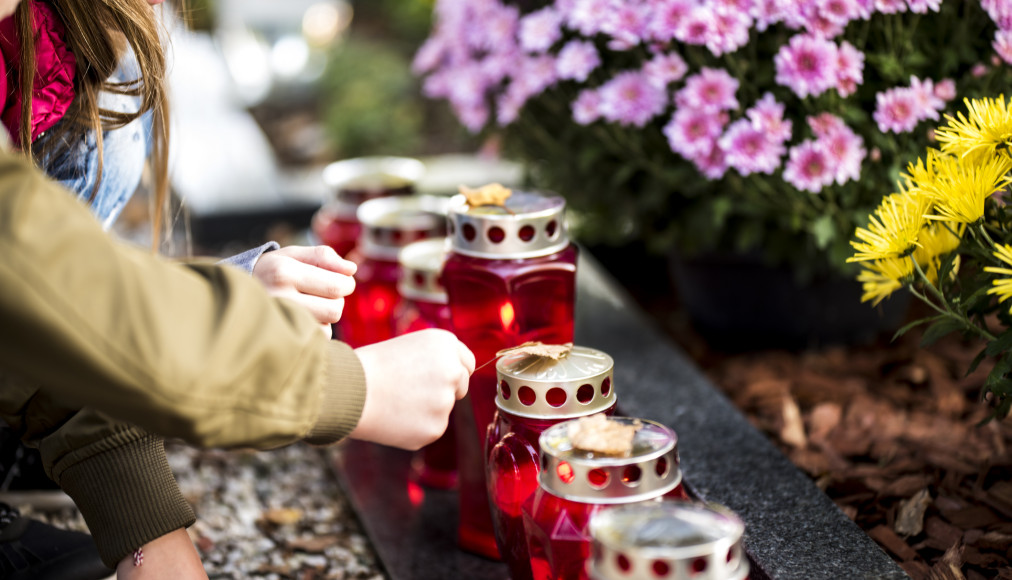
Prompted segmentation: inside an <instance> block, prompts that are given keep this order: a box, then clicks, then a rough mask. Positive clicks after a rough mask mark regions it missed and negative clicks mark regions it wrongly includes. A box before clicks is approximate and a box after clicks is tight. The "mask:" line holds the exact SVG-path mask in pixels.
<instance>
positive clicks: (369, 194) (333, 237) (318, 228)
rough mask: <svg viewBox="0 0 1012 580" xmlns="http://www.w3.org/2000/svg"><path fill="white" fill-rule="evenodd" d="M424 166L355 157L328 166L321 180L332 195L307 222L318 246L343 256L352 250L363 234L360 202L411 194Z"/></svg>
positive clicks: (398, 159) (406, 159)
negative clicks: (360, 219)
mask: <svg viewBox="0 0 1012 580" xmlns="http://www.w3.org/2000/svg"><path fill="white" fill-rule="evenodd" d="M424 173H425V165H423V164H422V162H421V161H419V160H417V159H411V158H409V157H357V158H355V159H345V160H343V161H336V162H334V163H331V164H330V165H328V166H327V167H325V168H324V170H323V181H324V183H325V184H326V185H327V187H328V188H330V189H331V190H332V191H333V192H334V199H333V200H332V201H330V202H328V203H325V204H324V205H323V207H321V208H320V209H319V210H318V211H317V212H316V213H315V214H313V219H312V221H311V222H310V229H311V230H312V232H313V234H314V235H315V236H316V237H317V239H319V240H320V243H322V244H325V245H328V246H330V247H331V248H334V250H335V251H336V252H337V253H338V254H339V255H340V256H342V257H347V256H348V254H349V253H350V252H351V251H352V250H353V249H354V248H355V245H356V244H357V243H358V239H359V237H360V236H361V233H362V224H361V222H359V220H358V216H357V213H356V212H357V211H358V207H359V206H360V205H362V203H364V202H366V201H368V200H371V199H377V198H380V197H390V196H398V195H411V194H412V193H414V191H415V183H416V182H417V181H418V180H419V179H420V178H421V177H422V175H423V174H424Z"/></svg>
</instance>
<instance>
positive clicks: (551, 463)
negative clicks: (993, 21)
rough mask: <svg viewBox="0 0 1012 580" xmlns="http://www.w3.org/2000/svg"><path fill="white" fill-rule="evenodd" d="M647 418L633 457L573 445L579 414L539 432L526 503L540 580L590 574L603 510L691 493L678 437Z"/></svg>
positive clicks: (530, 544)
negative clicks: (594, 532)
mask: <svg viewBox="0 0 1012 580" xmlns="http://www.w3.org/2000/svg"><path fill="white" fill-rule="evenodd" d="M612 420H614V421H619V422H622V423H624V424H633V422H634V421H639V422H640V423H642V427H641V428H640V429H639V430H638V431H637V432H636V435H635V437H634V439H633V450H632V452H631V453H630V455H629V457H610V456H600V455H596V456H595V454H594V453H592V452H586V451H581V450H578V449H574V448H573V444H572V442H571V441H570V439H569V429H570V427H571V426H572V425H573V423H574V422H573V421H567V422H565V423H560V424H558V425H555V426H554V427H550V428H549V429H547V430H546V431H545V432H544V433H542V434H541V437H540V439H539V441H538V442H539V444H540V446H541V473H540V476H539V483H540V486H539V487H538V490H537V492H535V494H534V495H533V496H532V497H531V498H529V499H528V500H527V501H526V502H525V503H524V506H523V510H522V511H523V518H524V530H525V533H526V536H527V548H528V550H529V552H530V557H531V572H532V575H533V577H534V578H535V580H546V579H552V580H563V579H564V580H585V579H587V578H589V577H588V575H587V560H588V558H589V557H590V549H591V543H592V542H591V537H590V529H589V525H590V520H591V517H592V516H593V515H594V514H595V513H597V512H599V511H601V510H602V509H604V508H606V507H609V506H614V505H620V504H635V503H643V502H660V501H662V500H663V499H665V498H668V499H674V500H687V499H688V495H686V493H685V490H684V488H683V487H682V472H681V469H680V467H679V461H678V436H677V435H675V432H674V431H673V430H671V429H670V428H669V427H666V426H664V425H661V424H660V423H656V422H654V421H648V420H646V419H633V418H630V417H614V418H612Z"/></svg>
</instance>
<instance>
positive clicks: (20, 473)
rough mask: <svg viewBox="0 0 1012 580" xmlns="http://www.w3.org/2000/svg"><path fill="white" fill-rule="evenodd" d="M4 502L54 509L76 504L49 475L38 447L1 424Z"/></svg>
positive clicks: (1, 497)
mask: <svg viewBox="0 0 1012 580" xmlns="http://www.w3.org/2000/svg"><path fill="white" fill-rule="evenodd" d="M0 502H3V503H6V504H9V505H16V506H24V505H30V506H32V507H33V508H35V509H39V510H43V511H53V510H58V509H64V508H71V507H74V500H73V499H71V498H70V496H69V495H67V494H66V493H64V492H63V490H61V489H60V486H58V485H56V483H55V482H53V480H51V479H49V476H47V475H46V471H45V469H44V468H43V467H42V456H41V455H40V454H39V450H38V449H33V448H31V447H28V446H27V445H25V444H24V443H22V442H21V439H20V438H19V437H18V436H17V434H16V433H15V432H14V430H13V429H11V428H10V427H8V426H6V425H4V424H0Z"/></svg>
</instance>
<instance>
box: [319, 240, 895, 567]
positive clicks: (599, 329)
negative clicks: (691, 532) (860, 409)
mask: <svg viewBox="0 0 1012 580" xmlns="http://www.w3.org/2000/svg"><path fill="white" fill-rule="evenodd" d="M577 285H578V294H577V320H576V344H579V345H582V346H589V347H593V348H598V349H601V350H603V351H605V352H607V353H609V354H610V355H611V356H612V357H613V358H614V359H615V385H616V386H615V388H616V393H617V394H618V397H619V409H620V413H622V414H625V415H630V416H636V417H642V418H647V419H653V420H655V421H658V422H660V423H663V424H665V425H668V426H670V427H672V428H673V429H674V430H675V431H676V432H677V433H678V436H679V451H680V454H681V459H682V470H683V473H684V476H685V481H686V484H687V486H688V487H689V489H690V491H691V492H692V493H693V494H694V495H695V496H697V497H699V498H701V499H704V500H707V501H713V502H717V503H720V504H723V505H725V506H727V507H728V508H730V509H732V510H734V511H735V512H737V513H738V514H739V515H740V516H741V517H742V519H743V520H744V521H745V525H746V532H745V534H746V539H745V546H746V550H747V551H748V553H749V557H750V559H751V560H752V562H753V574H752V577H753V578H757V579H764V578H773V579H795V578H797V579H806V580H808V579H811V580H815V579H822V578H824V579H827V580H829V579H833V580H835V579H839V578H848V579H858V578H882V579H892V578H897V579H899V578H907V577H908V576H907V575H906V573H905V572H904V571H903V570H902V569H901V568H899V566H897V565H896V564H895V563H894V562H893V561H892V560H891V559H890V558H889V556H888V555H886V553H885V552H883V551H882V549H881V548H879V547H878V545H877V544H875V542H874V541H872V539H871V538H870V537H869V536H868V535H867V534H866V533H865V532H863V531H862V530H861V529H860V528H859V527H857V525H855V524H854V523H853V522H852V521H851V520H850V519H849V518H847V516H846V515H845V514H844V513H843V512H842V511H840V509H839V508H837V507H836V505H835V504H834V503H833V502H832V501H831V500H830V499H829V498H828V497H827V496H826V495H825V494H824V493H823V492H822V491H821V490H819V489H818V488H817V487H816V486H815V485H814V484H813V483H812V482H811V480H810V479H809V478H808V477H807V476H806V475H804V474H803V473H802V472H801V471H799V470H798V469H797V468H796V467H795V466H794V465H793V464H792V463H791V462H790V461H789V460H788V459H787V458H786V457H785V456H784V455H783V454H782V453H780V451H779V450H777V449H776V448H775V447H774V446H773V444H772V443H770V442H769V440H768V439H767V438H766V437H765V436H764V435H763V434H762V433H760V432H759V431H758V430H756V429H755V428H754V427H752V425H751V424H749V423H748V421H747V420H746V419H745V417H744V416H743V415H742V414H741V413H740V412H739V411H738V410H737V409H736V408H735V407H734V406H733V405H732V404H731V403H730V402H729V401H728V400H727V399H726V398H725V397H724V396H723V395H722V394H721V393H720V392H718V390H717V389H716V388H715V387H714V386H713V385H712V384H711V383H710V382H708V380H707V379H706V378H705V377H704V376H703V375H702V374H701V373H700V372H699V370H698V369H697V368H695V367H694V365H693V364H692V363H691V362H690V361H689V360H688V358H687V357H686V356H685V355H684V354H683V353H682V351H681V350H680V349H679V348H678V347H677V346H676V345H674V344H673V343H672V342H671V341H670V340H669V339H668V338H667V337H666V336H665V335H664V334H663V333H662V332H661V331H660V330H659V329H658V328H657V327H656V326H655V324H654V323H653V322H652V321H651V320H649V319H647V318H646V317H645V315H644V314H643V313H642V311H641V310H639V308H638V307H636V306H634V305H633V304H634V303H633V301H632V300H631V299H630V298H629V297H628V296H627V295H626V294H625V293H624V291H623V290H622V289H621V288H620V286H618V284H617V283H616V282H615V281H614V280H613V279H611V278H610V276H609V275H608V274H607V273H606V272H604V270H603V269H602V268H601V267H600V265H598V264H597V263H596V262H595V261H593V259H592V258H589V257H588V256H586V254H584V256H583V257H581V262H580V265H579V270H578V282H577ZM409 458H410V454H408V453H405V452H400V451H397V450H393V449H389V448H383V447H379V446H374V445H365V444H358V443H353V444H349V445H344V446H342V447H341V448H339V449H338V451H337V453H336V455H335V461H334V466H335V470H336V472H337V474H338V477H339V480H340V481H341V482H342V485H343V486H344V487H345V489H346V490H347V492H348V496H349V498H350V499H351V502H352V505H353V506H354V508H355V510H356V512H357V513H358V514H359V517H360V519H361V521H362V523H363V526H364V527H365V529H366V532H367V533H368V535H369V536H370V539H372V541H373V542H374V544H375V547H376V550H377V552H378V554H379V557H380V559H381V561H382V562H383V564H384V566H385V567H386V569H387V571H388V573H389V574H390V576H391V577H392V578H393V579H395V580H400V579H428V578H432V579H437V578H438V579H442V578H470V579H475V580H481V579H485V578H488V579H500V578H506V577H507V574H506V569H505V566H504V565H502V564H501V563H496V562H490V561H488V560H484V559H482V558H479V557H477V556H472V555H470V554H466V553H463V552H461V551H460V550H458V549H457V548H456V544H455V528H456V518H457V502H456V496H455V495H454V494H453V493H452V492H433V491H429V490H423V489H422V488H420V487H418V486H416V485H414V484H413V483H411V482H409V481H408V478H407V473H408V461H409Z"/></svg>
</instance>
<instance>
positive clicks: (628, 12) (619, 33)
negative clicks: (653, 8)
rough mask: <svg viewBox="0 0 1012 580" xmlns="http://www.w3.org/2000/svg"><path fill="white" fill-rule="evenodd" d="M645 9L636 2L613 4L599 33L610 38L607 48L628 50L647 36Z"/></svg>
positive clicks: (646, 14)
mask: <svg viewBox="0 0 1012 580" xmlns="http://www.w3.org/2000/svg"><path fill="white" fill-rule="evenodd" d="M648 16H649V15H648V13H647V10H646V7H645V6H644V5H642V4H639V3H636V2H617V3H613V4H612V7H611V10H610V11H609V12H608V15H607V17H606V18H605V20H604V21H603V22H601V32H603V33H605V34H607V35H608V36H610V37H611V40H610V41H609V42H608V48H610V49H611V50H628V49H630V48H632V47H634V46H636V45H637V44H639V43H640V41H641V40H643V39H644V38H649V37H648V35H647V23H648V22H649V18H648Z"/></svg>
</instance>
